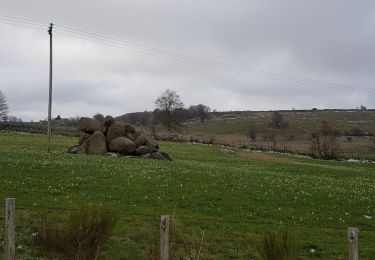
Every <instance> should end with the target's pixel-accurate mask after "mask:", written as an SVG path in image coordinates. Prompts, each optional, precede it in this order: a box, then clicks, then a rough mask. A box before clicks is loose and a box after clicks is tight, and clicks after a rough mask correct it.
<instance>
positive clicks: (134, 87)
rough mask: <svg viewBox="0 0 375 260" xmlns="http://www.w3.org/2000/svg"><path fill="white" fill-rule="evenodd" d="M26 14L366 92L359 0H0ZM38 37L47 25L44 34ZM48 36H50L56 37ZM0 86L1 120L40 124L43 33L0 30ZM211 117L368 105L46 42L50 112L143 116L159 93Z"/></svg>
mask: <svg viewBox="0 0 375 260" xmlns="http://www.w3.org/2000/svg"><path fill="white" fill-rule="evenodd" d="M0 9H1V10H2V11H1V13H2V14H7V15H11V16H16V17H26V18H36V19H40V20H44V21H53V22H55V23H56V24H57V25H56V28H58V25H59V24H61V25H70V26H74V27H76V28H81V29H83V30H86V31H89V32H93V33H97V34H103V35H108V36H111V37H114V38H118V39H122V40H125V41H134V42H138V43H140V44H145V45H150V46H153V47H156V48H160V49H166V50H170V51H176V52H179V53H183V54H186V55H191V56H198V57H204V58H208V59H211V60H218V61H223V62H225V63H229V64H234V65H236V64H238V65H244V66H247V67H249V68H256V69H258V70H264V71H271V72H275V73H279V74H292V75H298V76H303V77H309V78H313V79H317V80H323V81H333V82H340V83H344V84H346V85H353V86H361V87H365V88H369V89H375V86H374V85H375V84H374V81H375V74H374V73H373V72H374V70H373V68H374V67H375V48H373V46H375V34H374V33H373V28H374V26H375V3H374V2H373V1H370V0H367V1H366V0H364V1H360V2H358V1H354V0H352V1H349V0H348V1H339V0H336V1H323V0H320V1H300V0H289V1H264V0H262V1H261V0H257V1H255V0H253V1H245V0H244V1H240V0H234V1H214V0H206V1H200V2H199V3H198V2H194V1H187V0H184V1H174V0H160V1H146V0H139V1H115V0H112V1H97V0H91V1H88V0H86V1H73V0H66V1H43V0H36V1H26V0H25V1H20V0H17V1H3V2H2V3H0ZM46 29H47V28H46ZM56 30H57V29H56ZM0 33H1V35H5V37H2V39H1V41H0V77H1V81H0V89H1V90H3V91H4V92H5V93H6V94H7V96H8V100H9V105H10V108H11V114H12V115H15V116H19V117H23V118H24V119H26V120H29V119H33V120H37V119H41V118H45V116H46V107H47V95H48V93H47V92H46V91H47V89H48V34H47V32H46V30H41V31H39V30H36V31H33V30H29V29H24V28H18V27H12V26H10V25H5V24H1V23H0ZM165 88H171V89H175V90H177V92H178V93H179V94H180V96H181V97H182V99H183V101H184V103H185V104H186V105H190V104H197V103H205V104H207V105H209V106H211V107H213V108H216V109H219V110H236V109H250V110H255V109H257V110H260V109H290V108H292V107H295V108H312V107H320V108H333V107H341V108H353V107H357V106H359V105H360V104H364V105H366V106H368V107H374V105H375V101H374V100H375V99H374V98H373V96H374V95H370V94H368V93H361V92H354V91H340V90H335V89H326V88H318V87H311V86H310V87H306V86H302V85H301V84H294V83H290V82H285V81H275V80H270V79H265V78H261V77H256V76H254V75H241V74H237V73H231V72H228V71H222V70H215V69H213V68H204V67H199V66H195V65H192V64H186V63H179V62H175V61H172V60H168V59H164V58H159V57H154V56H149V55H144V54H139V53H135V52H132V51H127V50H122V49H118V48H115V47H111V46H106V45H100V44H96V43H93V42H88V41H85V40H82V39H75V38H71V37H68V36H66V35H63V34H58V31H56V33H55V36H54V106H53V113H54V115H57V114H61V115H62V116H75V115H78V114H79V115H92V114H93V113H96V112H101V113H110V114H113V115H121V114H123V113H126V112H130V111H142V110H146V109H147V110H152V109H153V108H154V100H155V98H156V97H157V96H158V95H159V93H160V92H161V91H162V90H163V89H165Z"/></svg>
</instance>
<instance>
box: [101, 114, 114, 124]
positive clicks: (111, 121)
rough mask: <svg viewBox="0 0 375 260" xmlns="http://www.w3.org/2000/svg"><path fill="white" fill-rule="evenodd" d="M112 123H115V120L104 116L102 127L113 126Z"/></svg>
mask: <svg viewBox="0 0 375 260" xmlns="http://www.w3.org/2000/svg"><path fill="white" fill-rule="evenodd" d="M113 122H115V119H114V118H113V117H111V116H106V117H105V118H104V125H105V126H110V125H112V124H113Z"/></svg>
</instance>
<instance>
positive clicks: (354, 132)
mask: <svg viewBox="0 0 375 260" xmlns="http://www.w3.org/2000/svg"><path fill="white" fill-rule="evenodd" d="M345 134H346V135H349V136H365V135H367V133H366V131H364V130H362V129H361V128H359V127H358V126H353V127H352V128H350V129H348V130H346V131H345Z"/></svg>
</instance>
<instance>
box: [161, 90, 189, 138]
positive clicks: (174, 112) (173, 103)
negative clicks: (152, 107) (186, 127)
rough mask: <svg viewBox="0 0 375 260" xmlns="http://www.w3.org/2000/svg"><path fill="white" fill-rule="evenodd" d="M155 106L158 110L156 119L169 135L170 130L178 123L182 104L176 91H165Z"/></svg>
mask: <svg viewBox="0 0 375 260" xmlns="http://www.w3.org/2000/svg"><path fill="white" fill-rule="evenodd" d="M155 104H156V106H157V108H159V113H158V119H159V121H160V122H161V123H163V125H165V126H166V127H167V129H168V132H169V133H171V131H172V128H173V127H175V126H177V125H178V123H179V119H180V118H179V117H180V116H181V113H180V112H181V110H180V109H182V108H183V107H184V104H183V103H182V101H181V100H180V96H179V95H178V94H177V92H176V91H174V90H170V89H167V90H165V91H163V92H162V93H161V95H160V96H159V97H158V98H157V99H156V101H155Z"/></svg>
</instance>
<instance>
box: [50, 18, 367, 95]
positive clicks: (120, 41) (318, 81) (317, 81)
mask: <svg viewBox="0 0 375 260" xmlns="http://www.w3.org/2000/svg"><path fill="white" fill-rule="evenodd" d="M57 26H58V27H61V28H59V29H60V30H62V31H66V32H71V33H74V34H77V33H80V34H82V35H85V36H93V37H95V38H98V37H99V38H100V39H102V40H109V41H113V42H117V43H122V44H126V45H129V46H133V47H136V48H140V49H143V50H149V51H155V52H158V53H161V54H165V55H171V56H174V57H178V58H184V59H188V60H193V61H199V62H204V63H207V64H209V65H216V66H222V67H226V68H233V69H240V70H243V71H247V72H253V73H258V74H261V75H268V76H278V77H282V78H290V79H294V80H299V81H305V82H307V83H318V84H327V85H328V84H329V85H336V86H338V87H345V88H359V87H356V86H350V85H345V84H342V83H335V82H329V81H322V80H314V79H310V78H306V77H300V76H294V75H290V74H279V73H273V72H267V71H263V70H256V69H252V68H247V67H244V66H240V65H230V64H227V63H223V62H219V61H214V60H209V59H205V58H199V57H194V56H189V55H185V54H181V53H177V52H172V51H166V50H162V49H158V48H154V47H150V46H146V45H143V44H138V43H134V42H130V41H123V40H119V39H116V38H112V37H108V36H103V35H99V34H96V33H90V32H87V31H83V30H81V29H76V28H73V27H70V26H63V25H57ZM361 89H364V90H366V89H367V88H361ZM371 90H372V89H371Z"/></svg>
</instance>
